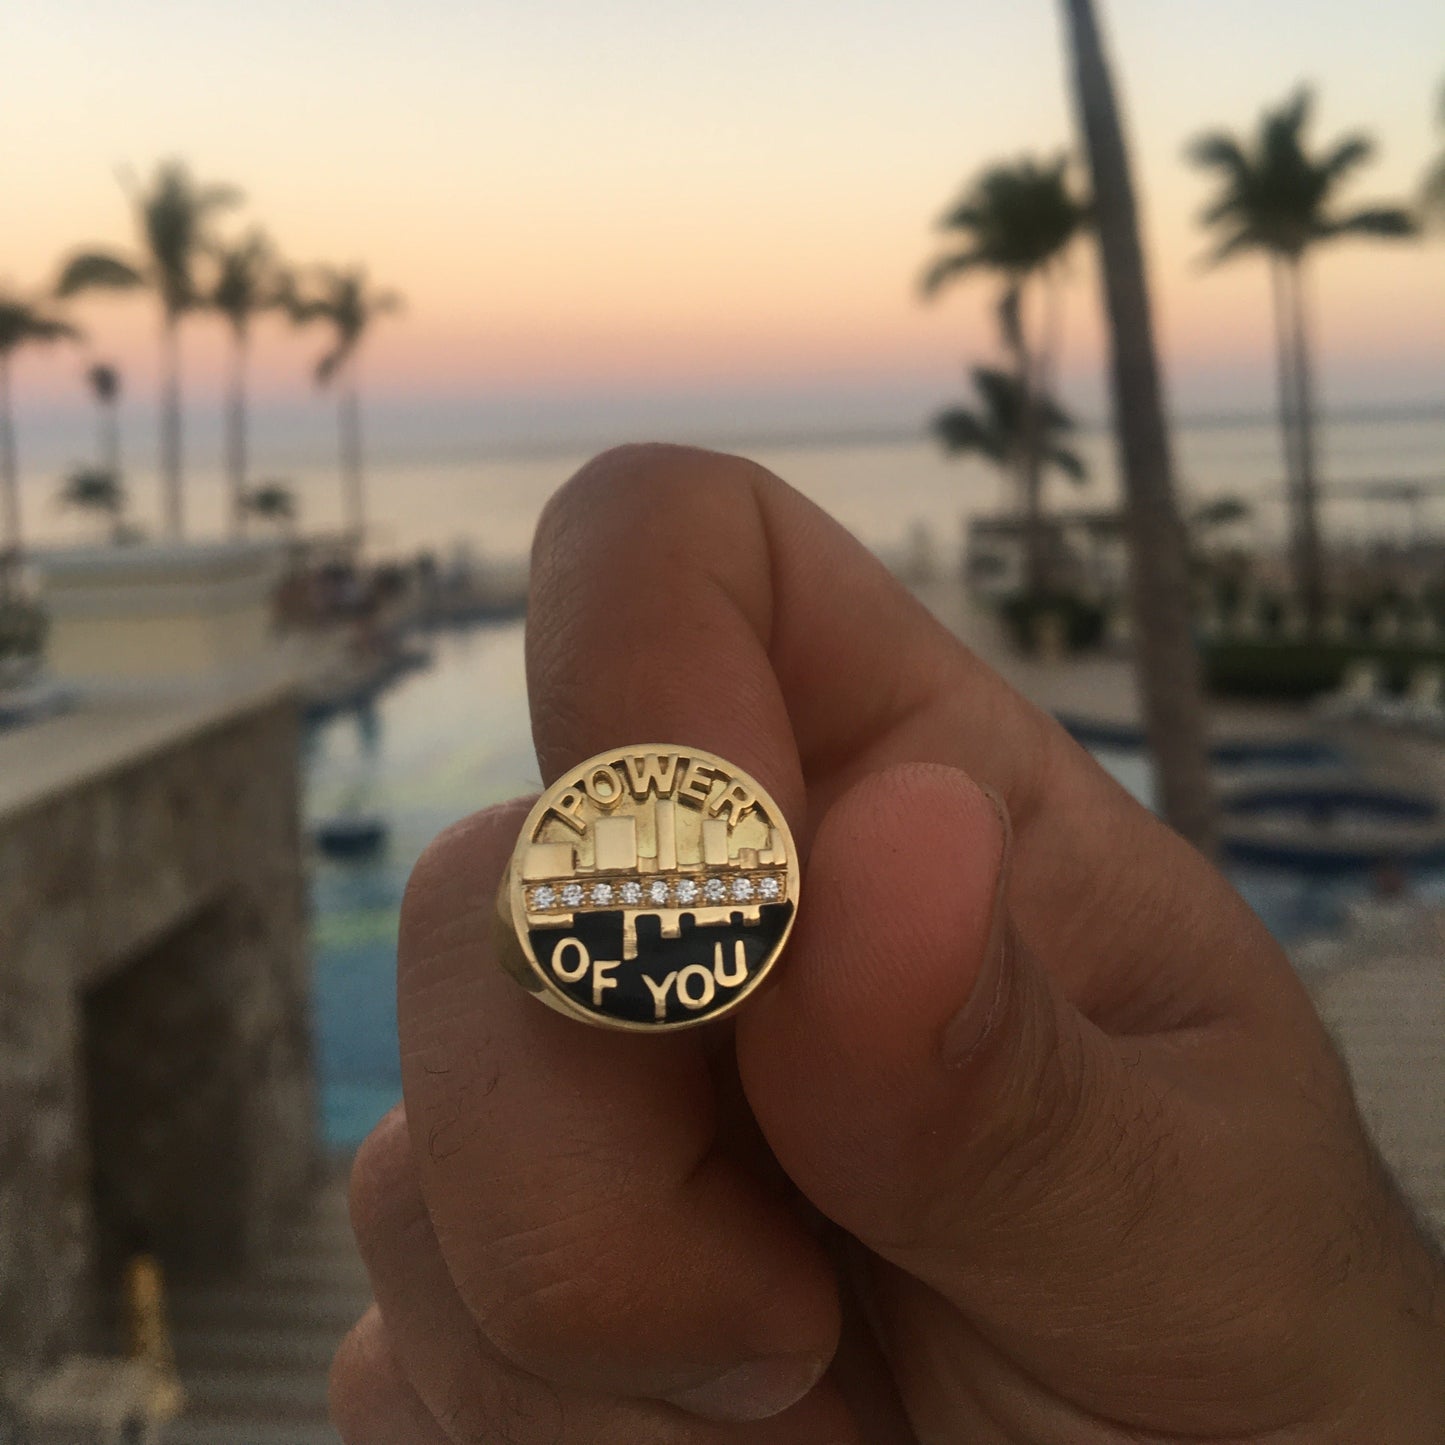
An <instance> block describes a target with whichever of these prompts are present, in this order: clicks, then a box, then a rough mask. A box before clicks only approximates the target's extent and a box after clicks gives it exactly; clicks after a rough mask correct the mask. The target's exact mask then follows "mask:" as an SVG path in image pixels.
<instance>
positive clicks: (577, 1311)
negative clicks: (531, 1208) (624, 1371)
mask: <svg viewBox="0 0 1445 1445" xmlns="http://www.w3.org/2000/svg"><path fill="white" fill-rule="evenodd" d="M490 1254H491V1257H492V1261H493V1273H492V1278H491V1280H490V1282H489V1288H488V1291H487V1292H488V1295H489V1296H490V1305H489V1307H488V1309H487V1311H486V1317H485V1320H484V1325H483V1328H484V1332H485V1334H486V1336H487V1338H488V1340H489V1341H490V1342H491V1344H492V1345H493V1347H494V1348H495V1349H497V1350H498V1351H499V1352H500V1353H501V1354H502V1355H503V1356H505V1357H506V1358H507V1359H508V1360H510V1361H511V1362H512V1363H513V1364H515V1365H518V1366H520V1367H521V1368H522V1369H524V1370H526V1371H528V1372H529V1373H531V1374H534V1375H540V1376H543V1377H545V1378H549V1379H565V1378H566V1377H567V1375H568V1373H569V1372H570V1371H572V1370H573V1369H574V1368H575V1367H576V1366H577V1364H578V1363H579V1362H584V1361H587V1360H590V1359H591V1358H593V1357H594V1356H595V1355H596V1354H597V1352H598V1349H599V1346H600V1345H601V1344H602V1342H604V1341H605V1340H606V1339H607V1338H608V1336H609V1333H610V1332H612V1331H614V1330H615V1329H616V1327H617V1322H618V1319H619V1317H620V1316H623V1315H625V1314H626V1313H627V1311H628V1309H629V1290H628V1286H627V1283H626V1281H627V1278H628V1277H629V1274H630V1270H629V1268H628V1261H627V1260H626V1259H625V1258H623V1257H622V1256H621V1255H620V1254H619V1252H618V1251H617V1250H616V1249H615V1248H614V1247H612V1246H609V1245H608V1244H607V1243H606V1242H605V1241H602V1240H599V1239H596V1238H595V1237H591V1236H590V1235H589V1234H587V1233H586V1232H579V1231H578V1229H577V1225H576V1221H567V1222H566V1223H565V1224H562V1225H558V1226H550V1227H547V1228H542V1229H535V1230H530V1231H528V1232H527V1233H526V1234H525V1235H524V1236H514V1237H512V1238H511V1239H507V1240H502V1241H499V1242H498V1244H497V1245H494V1247H493V1248H492V1250H491V1251H490Z"/></svg>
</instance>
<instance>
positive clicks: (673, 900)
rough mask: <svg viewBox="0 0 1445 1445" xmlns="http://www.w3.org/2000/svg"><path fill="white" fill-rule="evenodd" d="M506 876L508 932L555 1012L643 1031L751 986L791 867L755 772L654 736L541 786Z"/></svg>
mask: <svg viewBox="0 0 1445 1445" xmlns="http://www.w3.org/2000/svg"><path fill="white" fill-rule="evenodd" d="M511 890H512V892H511V911H512V918H513V919H514V920H515V921H517V923H518V924H519V925H520V926H519V927H518V929H517V932H518V935H519V941H522V942H523V944H524V948H525V951H526V953H527V955H528V959H529V961H530V963H531V964H532V965H533V967H534V968H535V970H536V971H537V973H538V975H539V978H540V980H541V981H542V982H543V984H544V985H545V988H546V990H547V991H548V992H550V993H552V994H553V995H554V1000H553V1001H554V1002H557V1003H560V1004H561V1006H562V1008H563V1011H564V1012H569V1013H574V1014H575V1013H580V1014H581V1015H583V1016H585V1017H588V1018H590V1019H592V1020H594V1021H598V1022H610V1023H616V1024H617V1025H618V1026H621V1027H629V1026H630V1027H636V1028H646V1029H651V1030H655V1029H658V1028H668V1027H681V1026H684V1025H686V1024H690V1023H698V1022H701V1021H702V1020H703V1019H705V1018H711V1017H716V1016H717V1015H718V1014H720V1013H723V1012H726V1011H728V1010H730V1009H731V1008H732V1007H734V1006H735V1005H736V1004H737V1003H739V1002H741V1000H742V998H743V997H745V996H746V994H747V993H748V992H750V991H751V989H752V988H753V987H754V986H755V985H756V984H757V983H758V982H759V981H760V979H761V976H762V974H763V973H764V972H766V970H767V969H768V967H769V966H770V965H771V963H772V960H773V958H774V957H775V956H776V954H777V952H778V950H779V949H780V948H781V946H782V943H783V942H784V940H785V939H786V936H787V933H788V930H789V928H790V927H791V924H792V920H793V916H794V912H795V907H796V899H797V891H798V872H797V862H796V857H795V854H794V851H793V846H792V839H791V837H790V835H789V833H788V830H787V825H786V823H785V821H784V820H783V819H782V817H781V815H780V814H779V812H778V809H777V806H776V804H775V803H773V801H772V799H771V798H769V797H768V796H767V794H766V793H765V792H764V791H763V790H762V788H761V787H759V785H758V784H756V783H755V782H753V780H752V779H751V778H749V777H747V775H746V774H744V773H742V772H741V771H740V770H738V769H736V768H734V767H733V766H732V765H731V764H729V763H726V762H724V761H723V760H722V759H720V758H717V757H714V756H713V755H711V754H707V753H703V752H701V751H698V750H688V749H682V748H668V747H655V746H651V747H644V748H629V749H625V750H619V751H617V752H616V753H610V754H601V755H599V756H598V757H597V758H593V759H590V760H589V761H588V762H586V763H584V764H582V765H581V766H580V767H579V768H577V769H575V770H573V771H572V772H571V773H569V774H567V775H566V776H565V777H564V778H563V779H561V780H559V781H558V782H557V783H556V784H554V785H553V786H552V787H551V788H549V789H548V790H547V792H546V793H545V794H544V795H543V797H542V798H541V799H539V800H538V803H537V805H536V806H535V807H534V809H533V812H532V814H531V816H530V817H529V818H528V820H527V823H526V825H525V826H524V828H523V832H522V837H521V838H520V839H519V840H518V845H517V850H516V853H515V856H514V864H513V869H512V875H511ZM559 994H560V995H561V999H560V1000H558V999H556V995H559Z"/></svg>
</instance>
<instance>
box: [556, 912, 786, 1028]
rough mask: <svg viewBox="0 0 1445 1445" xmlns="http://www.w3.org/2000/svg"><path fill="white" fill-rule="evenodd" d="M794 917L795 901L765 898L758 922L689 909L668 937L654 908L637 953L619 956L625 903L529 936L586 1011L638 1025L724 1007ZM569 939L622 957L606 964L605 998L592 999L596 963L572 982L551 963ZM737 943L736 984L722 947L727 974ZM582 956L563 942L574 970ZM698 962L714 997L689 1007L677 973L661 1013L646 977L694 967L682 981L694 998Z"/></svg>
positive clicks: (595, 956) (701, 986)
mask: <svg viewBox="0 0 1445 1445" xmlns="http://www.w3.org/2000/svg"><path fill="white" fill-rule="evenodd" d="M792 916H793V905H792V904H791V903H765V904H763V905H762V907H761V908H760V909H759V917H758V921H757V922H756V923H746V922H744V921H743V915H742V913H740V912H739V913H734V914H733V915H732V917H731V918H730V919H729V921H728V922H726V923H706V924H699V923H698V922H697V921H696V919H695V918H694V917H693V915H692V914H691V913H684V914H683V915H682V917H681V920H680V929H681V931H680V934H679V936H678V937H677V938H664V937H663V936H662V920H661V919H660V918H659V917H658V916H657V915H656V914H655V913H643V914H639V915H638V918H637V957H636V958H633V959H622V912H621V910H620V909H619V910H617V911H615V912H606V913H581V912H579V913H576V914H574V915H573V921H572V923H571V924H570V925H563V926H559V927H555V928H533V929H531V930H529V935H528V936H529V938H530V939H531V943H532V951H533V953H534V954H535V955H536V958H537V962H538V963H539V964H541V966H542V970H543V972H545V973H546V975H547V978H548V979H549V980H550V981H551V983H552V984H553V986H554V987H555V988H557V989H559V990H560V991H561V992H562V993H564V994H566V995H567V997H568V998H570V999H572V1000H573V1001H574V1002H575V1003H578V1004H580V1005H581V1006H582V1007H583V1008H584V1009H586V1010H587V1011H588V1012H589V1013H595V1014H601V1015H604V1016H606V1017H608V1018H615V1019H625V1020H628V1021H629V1022H632V1023H641V1024H668V1023H682V1022H684V1021H693V1020H697V1019H702V1018H706V1017H708V1015H710V1014H714V1013H717V1012H718V1010H719V1009H723V1008H726V1007H727V1005H728V1004H730V1003H731V1002H732V1001H733V999H734V998H736V997H737V995H738V993H739V991H740V990H742V989H745V988H746V987H747V986H748V984H749V983H750V982H751V981H752V979H753V977H754V976H755V975H756V973H757V972H758V970H759V969H760V968H761V967H762V966H763V964H764V963H765V962H766V961H767V959H768V958H769V957H770V956H771V955H772V952H773V950H774V949H775V948H776V947H777V946H778V943H779V941H780V940H781V939H782V937H783V934H784V933H785V932H786V931H787V927H788V920H789V919H790V918H792ZM569 938H574V939H576V940H578V942H580V943H581V944H582V946H583V947H584V948H585V949H586V950H587V954H588V957H589V958H590V959H592V960H594V961H596V960H603V961H607V960H613V961H615V960H622V961H621V962H620V963H619V965H618V967H616V968H615V969H608V970H607V971H606V973H605V978H606V979H608V980H613V981H615V983H616V987H614V988H608V989H605V990H603V992H602V994H601V1001H600V1003H594V1002H593V982H594V980H593V971H592V969H590V968H589V969H588V970H587V972H586V974H585V975H584V976H583V977H582V978H580V979H578V980H577V981H576V982H575V983H568V982H567V981H566V980H565V979H563V978H561V977H559V976H558V974H557V972H556V970H555V968H554V967H553V966H552V965H553V955H554V953H556V951H557V949H558V947H559V945H561V944H562V943H563V940H565V939H569ZM738 943H741V944H742V949H743V959H744V964H745V968H746V976H745V977H744V978H743V979H742V980H741V981H740V982H738V983H736V984H730V983H723V982H720V981H719V970H718V967H717V965H718V962H719V954H718V947H719V945H721V977H722V978H730V977H732V976H733V974H734V973H735V972H736V947H737V945H738ZM578 960H579V955H578V953H577V951H576V949H574V948H571V947H568V948H565V949H563V951H562V953H561V962H562V964H563V966H564V967H565V968H567V969H568V970H569V971H570V970H574V969H575V968H576V966H577V963H578ZM698 967H700V968H703V969H705V970H706V971H707V973H708V975H709V977H710V978H711V980H712V997H711V998H710V999H709V1000H708V1001H707V1002H706V1003H705V1004H703V1005H701V1006H698V1007H690V1006H689V1005H688V1004H687V1003H686V1002H684V1001H683V1000H682V999H681V998H680V997H679V996H678V979H677V978H674V979H673V980H672V982H671V984H670V986H668V987H667V990H666V998H665V1004H664V1008H665V1012H664V1016H663V1017H662V1018H660V1019H659V1018H658V1017H657V1003H656V1000H655V999H654V997H653V993H652V990H651V989H650V988H649V987H648V986H647V983H646V982H645V976H647V977H651V978H652V980H653V981H654V982H655V983H656V984H657V985H658V986H659V987H661V986H662V985H663V984H664V982H665V981H666V980H667V977H668V975H669V974H677V975H681V974H682V973H683V971H684V970H687V969H693V970H694V971H693V972H692V973H690V974H688V976H687V978H686V979H685V980H684V982H685V984H686V986H687V988H688V991H689V992H690V994H691V997H692V999H693V1001H694V1003H696V1001H697V1000H698V999H699V998H701V996H702V995H703V994H704V993H705V992H706V986H705V983H704V981H703V979H702V977H701V975H700V974H698V973H697V972H696V971H695V970H696V968H698Z"/></svg>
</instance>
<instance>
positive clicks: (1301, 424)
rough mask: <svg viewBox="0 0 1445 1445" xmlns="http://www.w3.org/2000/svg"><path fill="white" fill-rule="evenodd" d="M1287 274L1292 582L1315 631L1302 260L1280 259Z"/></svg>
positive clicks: (1317, 579)
mask: <svg viewBox="0 0 1445 1445" xmlns="http://www.w3.org/2000/svg"><path fill="white" fill-rule="evenodd" d="M1286 275H1287V276H1288V278H1289V296H1290V324H1291V329H1292V331H1293V335H1294V381H1295V445H1296V449H1297V461H1298V464H1299V478H1298V484H1299V490H1298V498H1297V503H1296V505H1297V507H1298V513H1297V525H1298V539H1297V542H1296V568H1297V573H1296V585H1297V586H1298V588H1299V597H1300V603H1301V605H1302V606H1303V608H1304V614H1305V625H1306V627H1307V628H1308V629H1309V631H1310V633H1311V634H1312V635H1314V634H1318V632H1319V631H1320V628H1321V627H1322V626H1323V624H1324V617H1325V560H1324V547H1323V545H1322V543H1321V540H1320V512H1319V479H1318V477H1317V476H1316V475H1315V402H1314V378H1313V375H1312V371H1311V367H1310V349H1309V330H1308V326H1307V322H1306V315H1305V310H1306V297H1305V278H1304V265H1303V262H1302V261H1301V260H1299V259H1298V258H1293V259H1291V260H1290V261H1288V262H1287V263H1286Z"/></svg>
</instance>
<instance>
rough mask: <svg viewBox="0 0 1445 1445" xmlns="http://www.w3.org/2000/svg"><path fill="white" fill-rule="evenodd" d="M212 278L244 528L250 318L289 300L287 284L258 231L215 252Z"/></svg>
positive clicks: (234, 485)
mask: <svg viewBox="0 0 1445 1445" xmlns="http://www.w3.org/2000/svg"><path fill="white" fill-rule="evenodd" d="M216 260H217V266H218V271H217V275H216V282H215V285H214V287H213V288H212V290H211V293H210V295H209V297H208V298H207V300H208V302H209V304H210V305H211V306H212V307H213V308H214V309H215V310H217V311H219V312H220V313H221V315H222V316H224V317H225V318H226V321H227V322H228V323H229V325H230V328H231V340H232V342H233V347H234V363H233V368H232V373H231V405H230V410H229V412H228V414H227V418H226V464H227V472H228V475H229V480H230V486H231V527H232V529H233V530H234V531H237V532H239V531H241V530H242V528H243V527H244V526H245V518H246V510H247V509H246V507H245V505H244V503H245V498H246V363H247V360H248V354H249V350H250V340H251V322H252V320H253V319H254V318H255V317H256V316H258V315H259V314H260V313H262V312H263V311H271V310H275V309H277V308H278V307H281V306H284V305H286V304H288V302H289V298H290V285H289V282H288V280H287V278H286V276H285V274H284V273H283V272H282V270H281V268H280V266H279V265H278V263H277V260H276V253H275V250H274V249H273V248H272V245H271V243H270V241H268V240H267V239H266V237H265V235H263V234H262V233H261V232H260V231H252V232H251V233H250V234H249V235H247V236H246V237H245V238H244V239H242V240H241V241H239V242H238V243H237V244H235V245H234V246H223V247H222V248H221V250H220V251H219V252H218V253H217V258H216Z"/></svg>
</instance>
